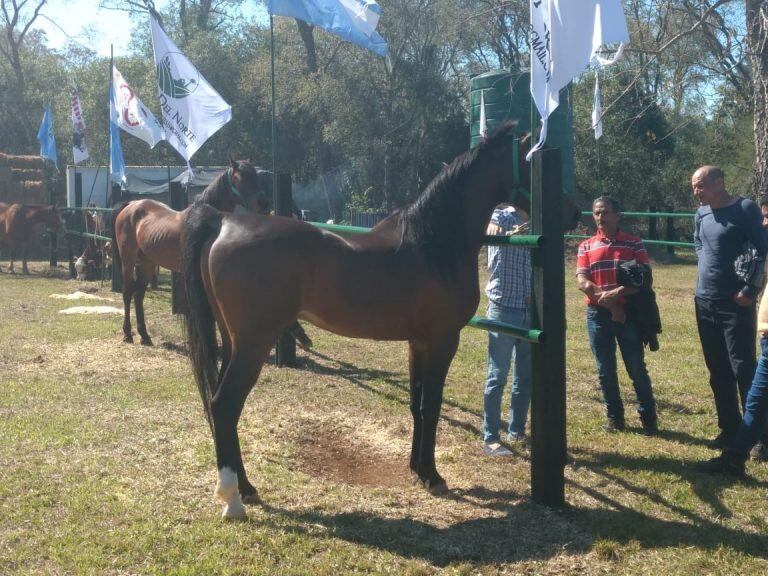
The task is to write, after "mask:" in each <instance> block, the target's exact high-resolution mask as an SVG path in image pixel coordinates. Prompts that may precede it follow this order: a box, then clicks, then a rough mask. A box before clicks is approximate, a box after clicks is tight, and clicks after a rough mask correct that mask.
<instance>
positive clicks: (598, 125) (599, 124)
mask: <svg viewBox="0 0 768 576" xmlns="http://www.w3.org/2000/svg"><path fill="white" fill-rule="evenodd" d="M592 128H593V129H594V130H595V140H599V139H600V137H601V136H602V135H603V107H602V104H601V102H600V79H599V78H598V76H597V73H595V103H594V106H593V108H592Z"/></svg>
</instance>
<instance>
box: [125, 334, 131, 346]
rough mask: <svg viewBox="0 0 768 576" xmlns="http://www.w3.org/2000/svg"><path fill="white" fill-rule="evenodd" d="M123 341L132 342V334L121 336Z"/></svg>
mask: <svg viewBox="0 0 768 576" xmlns="http://www.w3.org/2000/svg"><path fill="white" fill-rule="evenodd" d="M123 342H125V343H126V344H133V336H131V335H126V336H123Z"/></svg>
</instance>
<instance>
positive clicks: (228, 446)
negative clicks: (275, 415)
mask: <svg viewBox="0 0 768 576" xmlns="http://www.w3.org/2000/svg"><path fill="white" fill-rule="evenodd" d="M269 348H270V346H269V345H266V344H264V345H261V344H256V345H255V346H248V347H247V348H246V350H245V351H238V350H237V349H236V348H235V349H233V350H232V356H231V358H230V361H229V364H228V365H227V366H226V370H225V373H224V376H223V377H222V378H221V382H220V384H219V390H218V391H217V392H216V395H215V396H214V397H213V401H212V402H211V419H212V424H213V437H214V443H215V445H216V464H217V467H218V470H219V483H218V486H217V487H216V495H217V496H218V497H219V498H220V499H221V500H222V501H223V502H224V511H223V513H222V516H223V517H224V518H227V519H244V518H245V517H246V512H245V507H244V506H243V503H244V502H245V503H249V504H257V503H260V502H261V500H260V499H259V495H258V492H257V491H256V488H255V487H254V486H253V485H252V484H251V483H250V482H249V481H248V477H247V475H246V473H245V466H244V465H243V456H242V452H241V450H240V439H239V436H238V433H237V424H238V421H239V420H240V415H241V413H242V411H243V406H244V405H245V399H246V398H247V397H248V393H249V392H250V391H251V388H252V387H253V385H254V384H255V383H256V379H257V378H258V376H259V373H260V372H261V367H262V366H263V364H264V360H265V359H266V357H267V354H268V353H269Z"/></svg>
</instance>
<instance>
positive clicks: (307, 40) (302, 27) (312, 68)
mask: <svg viewBox="0 0 768 576" xmlns="http://www.w3.org/2000/svg"><path fill="white" fill-rule="evenodd" d="M296 25H297V26H298V27H299V35H300V36H301V40H302V42H304V47H305V48H306V50H307V72H308V73H309V74H314V73H315V72H317V50H316V48H315V36H314V34H313V30H314V28H315V27H314V26H312V25H311V24H307V23H306V22H304V20H299V19H298V18H296Z"/></svg>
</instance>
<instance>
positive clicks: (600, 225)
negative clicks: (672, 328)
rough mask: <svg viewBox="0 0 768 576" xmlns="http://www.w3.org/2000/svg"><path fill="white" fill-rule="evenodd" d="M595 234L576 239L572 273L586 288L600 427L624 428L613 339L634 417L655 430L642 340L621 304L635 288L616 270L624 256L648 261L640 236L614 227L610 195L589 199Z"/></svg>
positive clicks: (616, 211) (615, 210) (617, 213)
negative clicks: (602, 414) (630, 389)
mask: <svg viewBox="0 0 768 576" xmlns="http://www.w3.org/2000/svg"><path fill="white" fill-rule="evenodd" d="M592 216H593V218H594V220H595V225H596V226H597V234H595V235H594V236H592V237H591V238H588V239H587V240H584V242H582V243H581V244H580V245H579V253H578V259H577V264H576V266H577V267H576V278H577V280H578V283H579V290H581V291H582V292H584V294H586V296H587V297H586V303H587V331H588V333H589V344H590V346H591V348H592V353H593V354H594V356H595V364H596V365H597V375H598V380H599V381H600V388H601V389H602V391H603V400H604V401H605V407H606V411H607V414H608V423H607V424H606V426H605V429H606V430H607V431H609V432H617V431H621V430H624V427H625V421H624V405H623V402H622V400H621V393H620V392H619V378H618V374H617V366H616V344H617V343H618V345H619V349H620V351H621V357H622V359H623V360H624V366H625V367H626V369H627V373H628V374H629V377H630V378H631V380H632V384H633V386H634V388H635V393H636V394H637V401H638V409H637V412H638V414H639V415H640V421H641V423H642V425H643V432H644V433H645V434H647V435H651V434H656V433H657V432H658V421H657V417H656V401H655V399H654V397H653V386H652V385H651V379H650V377H649V376H648V370H647V368H646V367H645V355H644V350H643V342H642V340H641V338H640V334H639V332H638V329H637V324H636V321H635V319H634V318H632V317H631V316H628V315H627V314H626V312H625V309H624V304H625V296H626V295H629V294H633V293H634V292H636V291H637V288H632V287H627V286H619V285H618V284H617V282H616V270H617V269H618V267H619V266H620V265H621V264H623V263H624V262H628V261H630V260H635V261H637V263H638V264H648V263H649V260H648V252H646V250H645V246H643V241H642V240H641V239H640V238H637V237H636V236H632V235H631V234H627V233H626V232H624V231H622V230H621V229H620V228H619V221H620V220H621V208H620V206H619V203H618V201H616V200H615V199H613V198H611V197H610V196H600V197H599V198H597V199H595V201H594V202H593V203H592Z"/></svg>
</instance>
